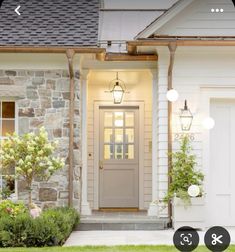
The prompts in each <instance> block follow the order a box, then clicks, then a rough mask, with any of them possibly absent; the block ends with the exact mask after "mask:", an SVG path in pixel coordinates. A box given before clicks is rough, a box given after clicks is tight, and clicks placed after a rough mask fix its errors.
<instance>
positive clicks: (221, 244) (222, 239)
mask: <svg viewBox="0 0 235 252" xmlns="http://www.w3.org/2000/svg"><path fill="white" fill-rule="evenodd" d="M204 242H205V244H206V246H207V248H208V249H209V250H211V251H217V252H220V251H225V250H226V249H227V248H228V247H229V245H230V242H231V237H230V234H229V232H228V231H227V230H226V229H225V228H223V227H219V226H216V227H212V228H210V229H208V231H207V232H206V234H205V237H204Z"/></svg>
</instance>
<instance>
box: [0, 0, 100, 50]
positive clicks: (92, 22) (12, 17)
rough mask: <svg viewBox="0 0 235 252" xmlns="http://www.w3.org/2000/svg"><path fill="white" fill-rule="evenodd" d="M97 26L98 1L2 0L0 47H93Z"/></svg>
mask: <svg viewBox="0 0 235 252" xmlns="http://www.w3.org/2000/svg"><path fill="white" fill-rule="evenodd" d="M18 5H21V8H20V13H21V15H20V16H18V15H17V14H16V13H15V12H14V10H15V8H16V7H17V6H18ZM98 27H99V0H40V1H38V0H21V1H15V0H5V1H4V2H3V4H2V7H1V9H0V46H78V47H80V46H81V47H82V46H83V47H96V46H97V41H98Z"/></svg>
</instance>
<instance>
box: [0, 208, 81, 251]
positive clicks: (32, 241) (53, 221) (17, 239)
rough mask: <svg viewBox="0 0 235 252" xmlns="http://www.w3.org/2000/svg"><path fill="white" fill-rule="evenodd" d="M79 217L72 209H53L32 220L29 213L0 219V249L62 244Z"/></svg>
mask: <svg viewBox="0 0 235 252" xmlns="http://www.w3.org/2000/svg"><path fill="white" fill-rule="evenodd" d="M78 222H79V215H78V213H77V211H76V210H75V209H73V208H66V207H65V208H54V209H48V210H46V211H44V212H43V213H42V214H41V215H40V217H38V218H35V219H33V218H32V217H31V216H30V214H29V213H21V214H19V215H17V216H15V217H12V216H10V215H9V214H3V215H1V218H0V247H44V246H58V245H62V244H64V242H65V241H66V239H67V238H68V237H69V235H70V233H71V232H72V230H73V228H74V227H75V225H77V224H78Z"/></svg>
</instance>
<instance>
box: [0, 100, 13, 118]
mask: <svg viewBox="0 0 235 252" xmlns="http://www.w3.org/2000/svg"><path fill="white" fill-rule="evenodd" d="M2 118H15V103H14V102H3V103H2Z"/></svg>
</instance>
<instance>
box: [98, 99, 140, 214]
mask: <svg viewBox="0 0 235 252" xmlns="http://www.w3.org/2000/svg"><path fill="white" fill-rule="evenodd" d="M103 106H110V107H113V108H118V107H119V106H120V107H123V106H124V107H138V108H139V209H144V134H143V132H144V102H141V101H138V102H135V101H130V102H123V103H122V104H121V105H114V104H113V102H101V101H96V102H94V164H93V167H94V209H96V210H97V209H99V130H100V129H99V128H100V122H99V110H100V108H101V107H103Z"/></svg>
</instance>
